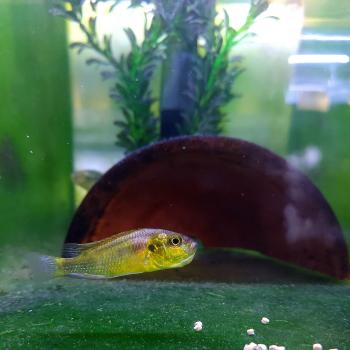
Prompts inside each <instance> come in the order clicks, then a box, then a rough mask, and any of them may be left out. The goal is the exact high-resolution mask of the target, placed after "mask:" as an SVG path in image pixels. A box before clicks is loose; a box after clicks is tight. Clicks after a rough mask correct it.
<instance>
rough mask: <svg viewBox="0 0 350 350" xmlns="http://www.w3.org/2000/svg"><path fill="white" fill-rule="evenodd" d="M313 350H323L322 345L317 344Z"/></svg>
mask: <svg viewBox="0 0 350 350" xmlns="http://www.w3.org/2000/svg"><path fill="white" fill-rule="evenodd" d="M312 349H313V350H322V345H321V344H319V343H316V344H314V345H313V347H312Z"/></svg>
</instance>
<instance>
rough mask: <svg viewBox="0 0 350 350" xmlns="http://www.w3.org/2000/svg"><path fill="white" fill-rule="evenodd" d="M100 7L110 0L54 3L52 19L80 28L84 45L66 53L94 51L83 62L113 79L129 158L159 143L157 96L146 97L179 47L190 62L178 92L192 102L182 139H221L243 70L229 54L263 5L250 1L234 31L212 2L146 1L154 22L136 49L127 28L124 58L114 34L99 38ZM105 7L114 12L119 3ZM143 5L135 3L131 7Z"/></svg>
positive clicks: (185, 113)
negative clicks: (173, 48)
mask: <svg viewBox="0 0 350 350" xmlns="http://www.w3.org/2000/svg"><path fill="white" fill-rule="evenodd" d="M85 2H88V3H89V5H90V7H91V9H92V12H91V13H92V14H91V15H85V14H83V9H82V6H83V4H84V3H85ZM100 2H107V0H57V1H56V2H55V5H54V7H53V8H52V13H53V14H55V15H60V16H63V17H64V18H66V19H68V20H70V21H72V22H75V23H77V24H78V25H79V27H80V29H81V31H82V32H83V33H84V34H85V41H83V42H75V43H72V44H71V48H74V49H76V50H78V52H79V53H80V52H82V51H83V50H90V51H92V52H93V53H95V55H94V56H93V57H91V58H89V59H87V61H86V63H87V64H89V65H92V64H94V65H97V66H99V68H100V69H101V75H102V78H103V79H113V80H114V84H113V87H112V88H111V91H110V96H111V97H112V98H113V99H114V100H115V101H116V102H117V104H118V106H119V108H120V109H121V112H122V114H123V120H117V121H115V125H116V126H118V127H119V132H118V134H117V144H118V145H120V146H121V147H123V148H124V149H125V150H126V151H127V152H129V151H133V150H135V149H137V148H139V147H141V146H143V145H147V144H149V143H152V142H154V141H157V140H158V139H159V138H160V137H161V135H160V118H159V116H158V115H156V113H155V112H154V111H155V110H156V108H154V107H155V103H157V102H158V98H155V97H154V96H152V93H151V86H152V81H153V80H152V78H153V77H154V72H155V70H156V68H157V67H158V66H160V64H161V63H162V62H163V61H164V59H166V53H167V52H169V48H170V47H171V45H173V44H174V43H184V45H185V46H184V48H185V49H186V50H188V52H189V53H190V57H191V58H190V60H191V68H190V72H187V73H188V74H187V76H186V78H185V79H187V82H186V89H185V91H184V92H182V93H183V98H186V99H187V100H189V103H188V104H187V105H188V107H187V108H186V110H183V111H182V115H183V120H182V122H181V123H180V124H179V125H178V126H177V127H178V130H179V133H182V134H219V133H221V132H222V126H223V122H224V119H225V113H224V112H223V111H222V107H223V106H224V105H225V104H227V103H228V102H229V101H230V100H231V99H233V98H234V97H236V96H237V95H235V94H234V93H233V92H232V85H233V83H234V82H235V80H236V78H237V77H238V75H239V74H240V73H242V71H243V68H242V65H241V62H240V58H239V57H237V56H236V57H233V58H232V57H231V53H232V49H233V47H234V46H235V45H237V44H238V43H239V42H240V41H241V40H242V39H243V38H245V37H246V35H247V33H248V30H249V28H250V26H251V25H252V23H253V22H254V20H255V18H256V17H257V16H259V15H260V13H261V12H263V11H264V10H265V9H266V8H267V6H268V1H267V0H252V4H251V8H250V12H249V14H248V17H247V19H246V22H245V23H244V25H243V26H242V27H241V28H240V29H238V30H235V29H233V28H232V27H231V25H230V23H229V18H228V15H227V14H226V13H225V19H224V20H222V21H221V22H220V23H217V16H218V13H217V12H216V11H215V6H214V5H215V1H214V0H211V1H209V2H208V1H203V0H191V1H189V0H179V1H176V2H174V1H170V0H152V1H149V2H152V3H153V4H154V10H153V11H154V16H153V17H152V19H151V20H150V23H148V21H147V17H146V21H145V26H144V40H143V41H142V42H141V43H139V42H138V41H137V39H136V35H135V33H134V32H133V30H132V29H131V28H125V29H124V31H125V34H126V36H127V38H128V40H129V42H130V47H131V48H130V51H129V53H128V54H127V55H118V54H117V53H116V52H114V51H113V49H112V45H111V40H112V36H111V35H104V36H103V38H102V40H101V39H100V38H99V37H98V35H97V29H96V18H97V5H98V3H100ZM108 2H109V3H111V6H110V11H112V10H113V9H115V6H116V5H117V4H119V3H120V2H121V0H114V1H108ZM141 3H142V1H141V0H133V1H131V5H130V6H131V7H135V6H141ZM193 43H195V45H193ZM96 54H97V57H96Z"/></svg>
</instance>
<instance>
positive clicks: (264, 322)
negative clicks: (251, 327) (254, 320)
mask: <svg viewBox="0 0 350 350" xmlns="http://www.w3.org/2000/svg"><path fill="white" fill-rule="evenodd" d="M261 323H262V324H268V323H270V320H269V319H268V318H267V317H263V318H262V319H261Z"/></svg>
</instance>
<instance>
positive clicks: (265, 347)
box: [256, 344, 267, 350]
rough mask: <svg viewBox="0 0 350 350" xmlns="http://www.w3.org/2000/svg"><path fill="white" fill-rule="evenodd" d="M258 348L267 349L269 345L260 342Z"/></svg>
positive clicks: (258, 349) (257, 349)
mask: <svg viewBox="0 0 350 350" xmlns="http://www.w3.org/2000/svg"><path fill="white" fill-rule="evenodd" d="M256 350H267V346H266V345H265V344H258V347H257V348H256Z"/></svg>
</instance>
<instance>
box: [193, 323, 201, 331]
mask: <svg viewBox="0 0 350 350" xmlns="http://www.w3.org/2000/svg"><path fill="white" fill-rule="evenodd" d="M193 329H194V330H195V331H196V332H200V331H201V330H202V329H203V323H202V322H201V321H196V322H195V323H194V326H193Z"/></svg>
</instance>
